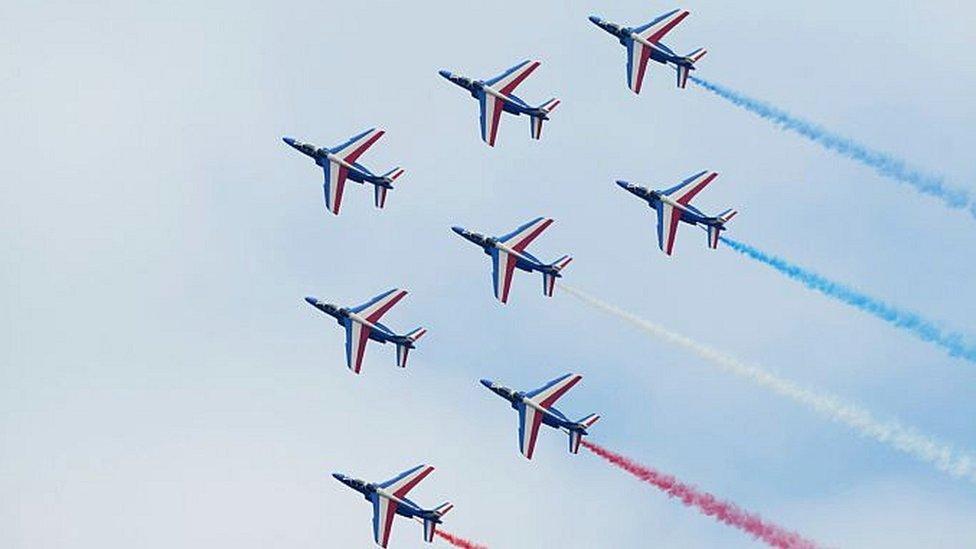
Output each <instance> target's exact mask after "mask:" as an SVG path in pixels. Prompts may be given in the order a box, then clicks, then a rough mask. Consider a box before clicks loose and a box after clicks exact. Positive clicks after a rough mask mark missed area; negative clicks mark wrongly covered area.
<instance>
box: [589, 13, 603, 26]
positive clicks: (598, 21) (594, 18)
mask: <svg viewBox="0 0 976 549" xmlns="http://www.w3.org/2000/svg"><path fill="white" fill-rule="evenodd" d="M590 21H592V22H593V23H594V24H597V25H599V24H600V23H601V22H602V21H603V20H602V19H600V18H599V17H597V16H595V15H591V16H590Z"/></svg>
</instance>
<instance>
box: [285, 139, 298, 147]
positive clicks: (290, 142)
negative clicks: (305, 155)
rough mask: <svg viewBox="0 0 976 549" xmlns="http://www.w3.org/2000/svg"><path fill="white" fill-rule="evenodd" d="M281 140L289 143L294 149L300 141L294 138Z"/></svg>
mask: <svg viewBox="0 0 976 549" xmlns="http://www.w3.org/2000/svg"><path fill="white" fill-rule="evenodd" d="M281 140H282V141H284V142H285V143H288V144H289V145H291V146H292V147H294V146H295V143H297V142H298V140H297V139H295V138H294V137H282V138H281Z"/></svg>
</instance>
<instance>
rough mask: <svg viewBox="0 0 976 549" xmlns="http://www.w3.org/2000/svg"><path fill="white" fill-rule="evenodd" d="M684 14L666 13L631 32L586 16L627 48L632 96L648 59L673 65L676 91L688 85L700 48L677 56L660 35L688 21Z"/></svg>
mask: <svg viewBox="0 0 976 549" xmlns="http://www.w3.org/2000/svg"><path fill="white" fill-rule="evenodd" d="M688 13H689V12H687V11H684V10H674V11H669V12H668V13H665V14H664V15H662V16H660V17H658V18H657V19H655V20H653V21H651V22H650V23H648V24H646V25H641V26H640V27H635V28H630V27H623V26H621V25H618V24H617V23H611V22H609V21H605V20H603V19H601V18H599V17H597V16H595V15H591V16H590V21H592V22H593V24H595V25H596V26H598V27H600V28H601V29H603V30H605V31H607V32H609V33H610V34H612V35H614V36H615V37H617V39H618V40H620V43H621V44H622V45H623V46H624V47H625V48H627V86H628V87H630V89H631V90H632V91H633V92H634V93H640V91H641V84H642V83H643V81H644V71H645V70H647V60H648V59H653V60H654V61H657V62H658V63H661V64H663V65H673V66H674V68H675V70H676V71H677V74H678V87H679V88H684V87H685V85H686V84H687V82H688V73H689V72H691V71H693V70H695V63H696V62H698V60H699V59H701V58H702V57H703V56H704V55H705V50H704V49H702V48H698V49H697V50H695V51H693V52H691V53H689V54H688V55H678V54H676V53H674V51H672V50H671V48H669V47H667V46H665V45H664V44H663V43H662V42H661V39H662V38H664V35H666V34H667V33H669V32H670V31H671V29H673V28H674V27H676V26H677V25H678V23H680V22H681V21H682V20H683V19H684V18H685V17H688Z"/></svg>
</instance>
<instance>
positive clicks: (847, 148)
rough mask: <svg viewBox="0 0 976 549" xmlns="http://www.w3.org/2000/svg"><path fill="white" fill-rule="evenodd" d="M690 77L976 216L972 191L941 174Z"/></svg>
mask: <svg viewBox="0 0 976 549" xmlns="http://www.w3.org/2000/svg"><path fill="white" fill-rule="evenodd" d="M690 79H691V81H692V82H694V83H695V84H698V85H699V86H701V87H702V88H704V89H706V90H708V91H710V92H712V93H714V94H715V95H718V96H719V97H722V98H723V99H726V100H728V101H729V102H730V103H732V104H733V105H736V106H738V107H741V108H743V109H745V110H747V111H749V112H751V113H753V114H755V115H757V116H760V117H762V118H765V119H766V120H769V121H770V122H772V123H774V124H776V125H778V126H779V127H781V128H783V129H786V130H791V131H793V132H795V133H798V134H800V135H802V136H803V137H806V138H807V139H809V140H810V141H813V142H814V143H817V144H819V145H820V146H822V147H823V148H825V149H828V150H831V151H834V152H836V153H838V154H841V155H843V156H846V157H847V158H850V159H852V160H856V161H857V162H860V163H861V164H864V165H865V166H868V167H870V168H873V169H874V171H876V172H878V173H879V174H881V175H883V176H885V177H887V178H889V179H894V180H895V181H900V182H902V183H907V184H909V185H911V186H912V187H914V188H915V189H916V190H917V191H919V192H921V193H923V194H928V195H932V196H935V197H937V198H939V199H940V200H942V202H944V203H945V204H946V206H949V207H950V208H953V209H963V208H968V209H969V213H970V215H972V216H973V217H976V202H974V201H973V199H972V197H971V196H970V193H969V191H967V190H966V189H960V188H954V187H952V186H950V185H949V184H947V183H946V182H945V179H944V178H943V177H942V176H941V175H936V174H930V173H925V172H922V171H920V170H918V169H916V168H913V167H911V166H909V165H908V164H907V163H906V162H904V161H903V160H900V159H898V158H895V157H894V156H892V155H890V154H887V153H883V152H880V151H876V150H872V149H870V148H868V147H866V146H864V145H861V144H860V143H858V142H856V141H854V140H853V139H850V138H848V137H844V136H841V135H837V134H835V133H832V132H830V131H828V130H827V129H825V128H822V127H821V126H819V125H817V124H814V123H813V122H809V121H807V120H803V119H802V118H797V117H795V116H793V115H791V114H790V113H788V112H786V111H784V110H782V109H780V108H778V107H774V106H773V105H770V104H769V103H766V102H765V101H761V100H759V99H753V98H751V97H749V96H747V95H745V94H743V93H740V92H738V91H735V90H732V89H730V88H727V87H725V86H722V85H720V84H716V83H714V82H709V81H708V80H705V79H702V78H697V77H694V76H692V77H690Z"/></svg>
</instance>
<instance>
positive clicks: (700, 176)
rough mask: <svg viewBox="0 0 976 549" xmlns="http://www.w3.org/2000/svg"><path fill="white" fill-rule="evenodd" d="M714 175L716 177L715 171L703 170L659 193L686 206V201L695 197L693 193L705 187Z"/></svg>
mask: <svg viewBox="0 0 976 549" xmlns="http://www.w3.org/2000/svg"><path fill="white" fill-rule="evenodd" d="M716 177H718V174H717V173H715V172H709V171H708V170H705V171H703V172H699V173H696V174H695V175H693V176H691V177H689V178H688V179H685V180H684V181H682V182H681V183H679V184H678V185H675V186H674V187H671V188H670V189H667V190H665V191H663V192H662V193H661V194H663V195H665V196H667V197H668V198H670V199H671V200H674V201H675V202H677V203H679V204H681V205H682V206H687V205H688V203H689V202H691V199H693V198H695V195H697V194H698V193H699V192H701V190H702V189H704V188H705V187H707V186H708V184H709V183H711V182H712V181H714V180H715V178H716Z"/></svg>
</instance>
